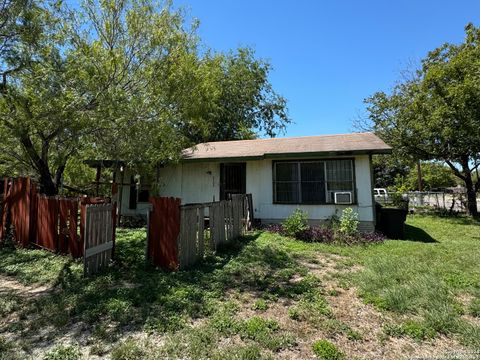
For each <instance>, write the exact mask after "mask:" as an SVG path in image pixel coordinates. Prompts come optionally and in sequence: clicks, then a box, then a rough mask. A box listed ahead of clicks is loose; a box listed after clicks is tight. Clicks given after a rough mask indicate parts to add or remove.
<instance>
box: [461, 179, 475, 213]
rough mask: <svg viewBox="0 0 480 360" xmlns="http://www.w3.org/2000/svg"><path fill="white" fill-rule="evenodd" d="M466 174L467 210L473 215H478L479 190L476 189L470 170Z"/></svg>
mask: <svg viewBox="0 0 480 360" xmlns="http://www.w3.org/2000/svg"><path fill="white" fill-rule="evenodd" d="M464 175H465V187H466V188H467V210H468V213H469V214H470V215H471V216H473V217H478V209H477V192H476V191H475V185H474V184H473V180H472V174H471V173H470V172H468V173H465V174H464Z"/></svg>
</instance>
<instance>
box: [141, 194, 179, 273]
mask: <svg viewBox="0 0 480 360" xmlns="http://www.w3.org/2000/svg"><path fill="white" fill-rule="evenodd" d="M149 202H150V203H151V204H152V209H151V211H150V213H149V221H148V236H147V258H148V259H149V260H150V261H151V262H152V264H153V265H155V266H159V267H161V268H163V269H169V270H176V269H177V268H178V266H179V262H178V249H177V238H178V234H179V233H180V199H177V198H166V197H150V198H149Z"/></svg>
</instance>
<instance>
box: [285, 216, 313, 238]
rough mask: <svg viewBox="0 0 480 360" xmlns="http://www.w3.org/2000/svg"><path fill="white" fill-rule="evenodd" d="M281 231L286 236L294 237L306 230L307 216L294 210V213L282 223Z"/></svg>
mask: <svg viewBox="0 0 480 360" xmlns="http://www.w3.org/2000/svg"><path fill="white" fill-rule="evenodd" d="M282 227H283V231H284V232H285V234H286V235H287V236H292V237H296V236H297V235H298V234H300V233H301V232H302V231H305V230H307V229H308V215H307V213H306V212H305V211H303V210H300V209H295V211H294V212H293V213H292V215H290V216H289V217H288V218H286V219H285V220H284V221H283V223H282Z"/></svg>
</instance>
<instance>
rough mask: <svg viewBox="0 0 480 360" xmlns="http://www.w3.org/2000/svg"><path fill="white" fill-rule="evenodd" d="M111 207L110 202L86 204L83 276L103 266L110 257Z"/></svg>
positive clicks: (112, 239)
mask: <svg viewBox="0 0 480 360" xmlns="http://www.w3.org/2000/svg"><path fill="white" fill-rule="evenodd" d="M112 207H113V206H112V204H98V205H86V211H85V233H84V234H85V238H84V252H83V254H84V255H83V259H84V260H83V264H84V275H85V276H87V275H92V274H94V273H96V272H98V271H100V270H101V269H103V268H105V267H106V266H108V264H109V262H110V260H111V259H112V249H113V244H114V237H113V230H114V228H113V222H114V219H113V216H112Z"/></svg>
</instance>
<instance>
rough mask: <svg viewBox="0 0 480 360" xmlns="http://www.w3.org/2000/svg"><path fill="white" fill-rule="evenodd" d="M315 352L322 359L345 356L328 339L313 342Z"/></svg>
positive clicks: (342, 357) (340, 359)
mask: <svg viewBox="0 0 480 360" xmlns="http://www.w3.org/2000/svg"><path fill="white" fill-rule="evenodd" d="M312 348H313V352H314V353H315V355H317V357H318V358H319V359H322V360H342V359H344V358H345V356H344V355H343V353H342V352H341V351H340V350H338V348H337V347H336V346H335V345H334V344H332V343H331V342H330V341H327V340H318V341H315V342H314V343H313V346H312Z"/></svg>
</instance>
